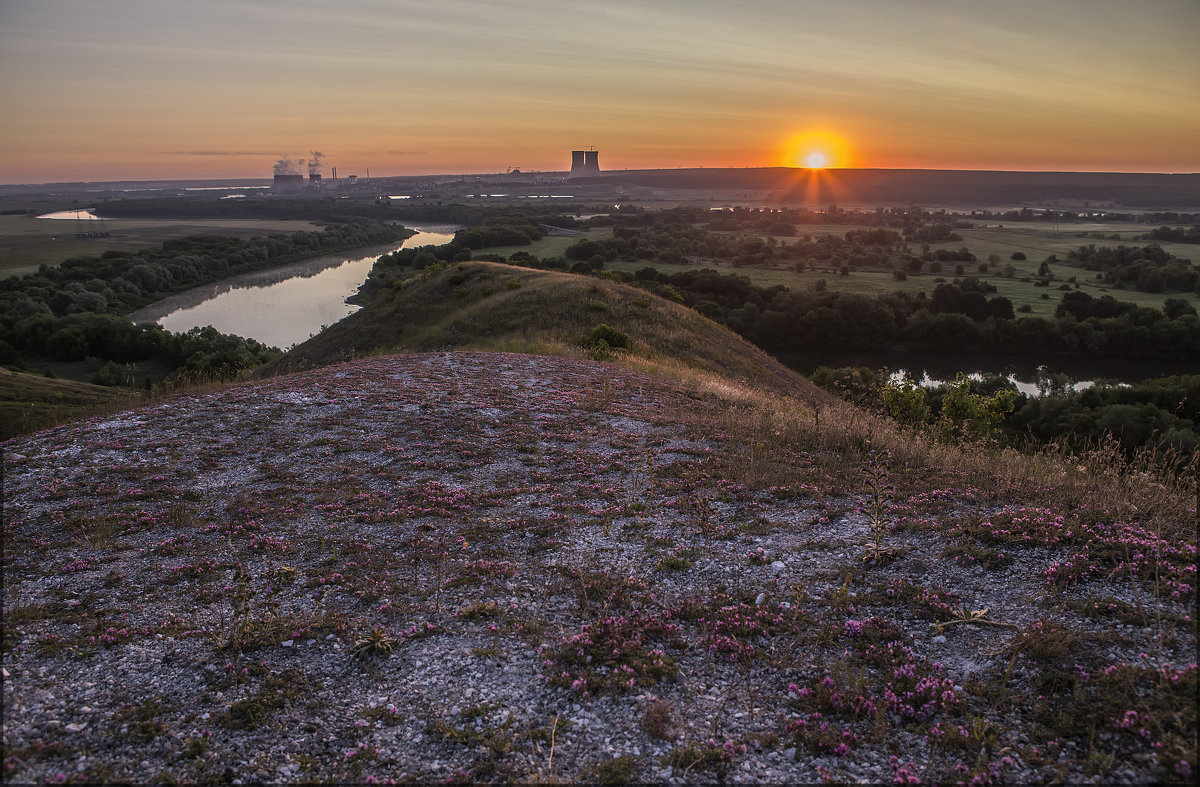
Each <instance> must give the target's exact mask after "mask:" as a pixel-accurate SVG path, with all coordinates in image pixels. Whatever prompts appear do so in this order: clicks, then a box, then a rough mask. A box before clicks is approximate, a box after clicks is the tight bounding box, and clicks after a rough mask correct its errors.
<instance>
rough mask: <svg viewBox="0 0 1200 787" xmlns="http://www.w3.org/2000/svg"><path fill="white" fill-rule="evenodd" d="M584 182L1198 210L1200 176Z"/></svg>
mask: <svg viewBox="0 0 1200 787" xmlns="http://www.w3.org/2000/svg"><path fill="white" fill-rule="evenodd" d="M588 180H589V181H590V182H593V183H595V182H600V181H601V180H605V181H609V182H614V181H615V182H619V183H622V184H626V185H634V186H643V187H651V188H662V189H752V190H764V191H770V192H773V194H772V198H773V199H775V200H777V201H781V202H782V201H791V200H800V199H804V198H805V197H809V198H811V197H812V195H813V194H814V193H815V194H817V195H818V198H819V199H821V200H827V201H831V202H843V203H868V204H870V203H881V204H882V203H886V204H897V203H910V204H922V203H958V204H963V205H967V206H994V205H1004V204H1021V203H1040V202H1049V201H1055V200H1058V201H1066V202H1072V203H1074V202H1079V203H1082V202H1089V203H1092V207H1100V206H1101V205H1109V204H1112V205H1117V206H1121V207H1143V208H1183V207H1200V173H1184V174H1164V173H1134V172H1004V171H998V170H935V169H830V170H822V171H819V172H818V173H817V174H816V176H815V177H814V173H813V172H812V171H811V170H807V169H799V168H793V167H752V168H745V169H733V168H728V169H646V170H623V171H613V172H608V173H605V175H604V177H603V178H592V179H588ZM580 182H588V181H580ZM1073 207H1083V205H1082V204H1080V205H1073Z"/></svg>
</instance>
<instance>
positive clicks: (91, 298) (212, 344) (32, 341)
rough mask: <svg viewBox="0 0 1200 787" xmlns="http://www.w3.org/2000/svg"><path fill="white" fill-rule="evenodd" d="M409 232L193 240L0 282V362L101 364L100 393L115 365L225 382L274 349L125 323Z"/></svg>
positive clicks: (345, 229) (378, 227) (357, 228)
mask: <svg viewBox="0 0 1200 787" xmlns="http://www.w3.org/2000/svg"><path fill="white" fill-rule="evenodd" d="M412 234H413V233H412V231H411V230H408V229H405V228H404V227H400V226H395V225H388V224H382V223H378V222H364V221H358V222H354V223H346V224H334V225H330V226H328V227H326V228H325V229H323V230H320V231H312V232H294V233H291V234H289V235H271V236H267V237H261V238H252V239H250V240H240V239H237V238H228V237H220V236H192V237H187V238H180V239H175V240H168V241H165V242H164V243H163V244H162V245H161V246H160V247H158V248H154V249H145V250H142V251H139V252H137V253H130V252H122V251H108V252H104V253H103V254H101V255H99V256H94V257H75V258H72V259H68V260H65V261H64V262H63V263H62V264H60V265H57V266H48V265H43V266H41V268H40V269H39V270H38V272H37V273H34V274H30V275H25V276H13V277H8V278H4V279H0V364H3V365H5V366H11V367H13V368H17V369H25V368H33V367H34V366H35V365H36V364H37V363H39V362H44V361H48V360H49V361H81V360H84V359H87V358H93V359H98V360H100V361H106V362H108V363H107V364H106V365H105V366H104V367H102V368H101V370H100V372H98V373H97V376H96V379H95V380H94V381H95V382H99V383H102V384H108V385H114V384H119V383H121V382H124V381H125V379H126V375H125V374H123V373H120V371H119V368H118V367H119V366H120V365H121V364H126V363H134V362H139V361H155V362H157V363H158V364H159V365H160V367H161V368H164V369H165V370H166V371H167V372H168V373H178V372H182V371H186V372H188V373H191V374H193V375H210V376H215V377H228V376H231V375H233V374H236V373H237V372H239V371H241V370H243V369H248V368H253V367H255V366H258V365H261V364H262V363H265V362H266V361H268V360H270V359H271V358H274V357H276V356H278V355H279V354H280V351H279V350H277V349H275V348H269V347H265V346H264V345H262V344H261V343H259V342H257V341H254V340H252V339H243V338H241V337H237V336H227V335H224V334H220V333H218V332H217V331H215V330H213V329H212V328H197V329H194V330H192V331H189V332H188V333H185V334H172V333H170V332H168V331H166V330H165V329H163V328H162V327H161V326H159V325H158V324H157V323H141V324H138V325H135V324H134V323H133V322H132V321H131V320H130V319H129V318H128V317H127V316H126V315H128V314H129V313H130V312H132V311H134V310H135V309H137V308H139V307H141V306H145V305H147V304H149V303H153V302H154V301H157V300H160V299H161V298H163V297H165V296H167V295H170V294H171V293H175V292H179V291H181V290H185V289H188V288H190V287H195V286H197V285H200V284H206V283H210V282H215V281H220V280H221V279H225V278H228V277H230V276H236V275H238V274H242V273H249V272H252V271H258V270H264V269H266V268H272V267H276V266H279V265H284V264H287V263H289V262H293V261H296V260H301V259H305V258H308V257H312V256H316V255H318V254H327V253H335V252H338V251H342V250H345V249H351V248H356V247H361V246H366V245H372V244H381V243H388V242H391V241H396V240H401V239H403V238H406V237H409V236H410V235H412Z"/></svg>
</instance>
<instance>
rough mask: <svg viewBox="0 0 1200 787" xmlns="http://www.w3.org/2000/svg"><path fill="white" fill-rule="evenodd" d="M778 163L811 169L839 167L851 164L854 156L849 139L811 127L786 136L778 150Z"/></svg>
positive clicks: (826, 130)
mask: <svg viewBox="0 0 1200 787" xmlns="http://www.w3.org/2000/svg"><path fill="white" fill-rule="evenodd" d="M779 163H780V164H781V165H782V166H785V167H803V168H805V169H813V170H818V169H840V168H844V167H849V166H852V165H853V164H854V156H853V153H852V151H851V147H850V143H849V141H848V140H847V139H846V138H845V137H843V136H842V135H841V134H838V133H836V132H834V131H830V130H828V129H823V128H813V129H807V130H805V131H801V132H798V133H796V134H793V135H792V136H790V137H788V139H787V141H786V142H784V144H783V146H782V148H781V150H780V153H779Z"/></svg>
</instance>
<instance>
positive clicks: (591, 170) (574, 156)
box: [567, 150, 600, 178]
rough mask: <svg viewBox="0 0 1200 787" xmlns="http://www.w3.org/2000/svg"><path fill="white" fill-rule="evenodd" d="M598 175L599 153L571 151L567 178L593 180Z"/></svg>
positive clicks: (594, 151)
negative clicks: (569, 170) (569, 169)
mask: <svg viewBox="0 0 1200 787" xmlns="http://www.w3.org/2000/svg"><path fill="white" fill-rule="evenodd" d="M599 174H600V151H598V150H572V151H571V173H570V174H569V175H567V177H569V178H594V177H596V176H597V175H599Z"/></svg>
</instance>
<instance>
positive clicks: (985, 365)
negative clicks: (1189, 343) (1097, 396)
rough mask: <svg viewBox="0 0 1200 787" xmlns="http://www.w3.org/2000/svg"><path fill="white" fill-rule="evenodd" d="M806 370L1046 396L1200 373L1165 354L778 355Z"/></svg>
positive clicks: (850, 353) (855, 353)
mask: <svg viewBox="0 0 1200 787" xmlns="http://www.w3.org/2000/svg"><path fill="white" fill-rule="evenodd" d="M777 357H778V358H779V360H780V361H782V362H783V363H785V364H787V365H788V366H790V367H791V368H793V369H795V370H796V371H798V372H800V373H801V374H804V375H810V374H812V372H813V370H814V369H816V368H817V367H818V366H830V367H839V366H865V367H867V368H868V369H875V370H878V369H883V368H886V369H887V370H888V373H889V375H890V376H891V378H892V379H897V380H898V379H903V378H908V379H910V380H912V381H913V382H915V383H918V384H920V385H924V386H937V385H942V384H945V383H950V382H954V379H955V377H956V376H957V375H958V373H959V372H962V373H963V374H966V375H967V376H969V377H971V378H973V379H976V380H980V379H983V377H985V376H991V375H995V376H999V377H1003V378H1005V379H1006V380H1008V381H1009V382H1011V383H1013V385H1015V386H1016V388H1017V390H1018V391H1020V392H1021V393H1024V394H1026V395H1027V396H1047V395H1060V394H1063V393H1070V392H1071V391H1082V390H1084V389H1085V388H1090V387H1092V386H1093V385H1095V384H1096V382H1098V381H1106V382H1118V383H1139V382H1141V381H1142V380H1146V379H1149V378H1151V377H1163V376H1166V375H1175V374H1195V373H1196V369H1195V365H1194V364H1190V363H1183V362H1178V361H1173V360H1171V359H1165V358H1088V357H1086V356H1048V357H1042V358H1028V357H1020V356H1013V355H976V354H961V353H948V354H944V355H933V354H925V353H899V352H895V353H872V352H846V353H791V354H780V355H779V356H777Z"/></svg>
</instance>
